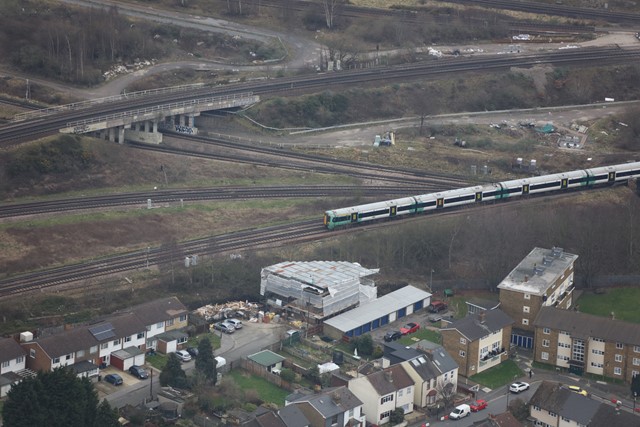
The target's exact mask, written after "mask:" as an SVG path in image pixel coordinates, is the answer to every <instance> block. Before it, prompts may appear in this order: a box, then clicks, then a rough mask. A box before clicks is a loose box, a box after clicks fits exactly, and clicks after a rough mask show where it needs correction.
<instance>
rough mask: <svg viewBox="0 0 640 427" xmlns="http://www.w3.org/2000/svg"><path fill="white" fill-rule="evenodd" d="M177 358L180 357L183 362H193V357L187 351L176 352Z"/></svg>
mask: <svg viewBox="0 0 640 427" xmlns="http://www.w3.org/2000/svg"><path fill="white" fill-rule="evenodd" d="M176 356H178V359H180V360H182V361H183V362H188V361H190V360H191V355H190V354H189V352H188V351H187V350H178V351H176Z"/></svg>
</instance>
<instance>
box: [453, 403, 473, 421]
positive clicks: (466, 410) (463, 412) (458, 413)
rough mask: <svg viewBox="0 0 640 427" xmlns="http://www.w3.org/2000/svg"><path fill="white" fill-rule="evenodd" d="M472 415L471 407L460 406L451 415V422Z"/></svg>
mask: <svg viewBox="0 0 640 427" xmlns="http://www.w3.org/2000/svg"><path fill="white" fill-rule="evenodd" d="M470 413H471V407H470V406H469V405H466V404H462V405H458V406H456V408H455V409H454V410H453V411H451V413H450V414H449V419H450V420H459V419H460V418H464V417H466V416H467V415H469V414H470Z"/></svg>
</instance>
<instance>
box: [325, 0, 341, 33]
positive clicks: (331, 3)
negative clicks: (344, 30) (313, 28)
mask: <svg viewBox="0 0 640 427" xmlns="http://www.w3.org/2000/svg"><path fill="white" fill-rule="evenodd" d="M339 2H340V0H322V5H323V6H324V19H325V21H326V23H327V28H333V24H334V19H335V17H336V12H337V8H338V5H339Z"/></svg>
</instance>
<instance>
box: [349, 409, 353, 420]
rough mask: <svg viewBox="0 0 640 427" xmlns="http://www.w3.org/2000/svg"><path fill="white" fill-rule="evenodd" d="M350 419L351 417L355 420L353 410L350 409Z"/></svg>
mask: <svg viewBox="0 0 640 427" xmlns="http://www.w3.org/2000/svg"><path fill="white" fill-rule="evenodd" d="M348 417H349V418H353V409H349V415H348Z"/></svg>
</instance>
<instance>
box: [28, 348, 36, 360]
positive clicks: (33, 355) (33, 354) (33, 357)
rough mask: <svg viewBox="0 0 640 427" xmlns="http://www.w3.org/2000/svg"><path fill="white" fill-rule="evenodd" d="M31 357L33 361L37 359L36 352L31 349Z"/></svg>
mask: <svg viewBox="0 0 640 427" xmlns="http://www.w3.org/2000/svg"><path fill="white" fill-rule="evenodd" d="M29 357H30V358H32V359H35V358H36V351H35V350H34V349H33V348H31V349H29Z"/></svg>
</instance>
